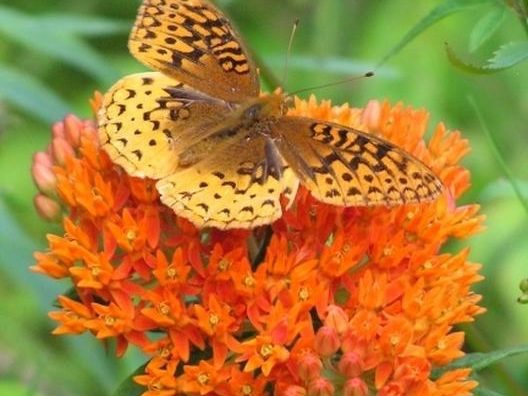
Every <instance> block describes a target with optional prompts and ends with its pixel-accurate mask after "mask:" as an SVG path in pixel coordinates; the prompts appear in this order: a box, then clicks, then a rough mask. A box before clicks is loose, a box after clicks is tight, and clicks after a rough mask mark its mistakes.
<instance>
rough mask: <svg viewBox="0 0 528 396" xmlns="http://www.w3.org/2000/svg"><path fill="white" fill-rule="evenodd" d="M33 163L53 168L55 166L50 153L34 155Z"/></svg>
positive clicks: (42, 152)
mask: <svg viewBox="0 0 528 396" xmlns="http://www.w3.org/2000/svg"><path fill="white" fill-rule="evenodd" d="M33 163H38V164H40V165H43V166H47V167H49V168H51V167H52V166H53V159H52V158H51V155H50V154H49V153H47V152H44V151H38V152H36V153H35V154H34V155H33Z"/></svg>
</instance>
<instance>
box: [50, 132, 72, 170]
mask: <svg viewBox="0 0 528 396" xmlns="http://www.w3.org/2000/svg"><path fill="white" fill-rule="evenodd" d="M51 152H52V153H53V158H54V159H55V161H56V162H57V163H58V164H60V165H63V164H64V163H65V162H66V158H68V157H73V155H74V154H75V153H74V151H73V148H72V146H71V145H70V144H69V143H68V141H67V140H66V139H63V138H54V139H53V142H52V143H51Z"/></svg>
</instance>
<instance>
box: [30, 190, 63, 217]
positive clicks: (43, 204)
mask: <svg viewBox="0 0 528 396" xmlns="http://www.w3.org/2000/svg"><path fill="white" fill-rule="evenodd" d="M33 203H34V205H35V208H36V209H37V212H38V214H39V215H40V217H42V218H43V219H45V220H48V221H57V220H59V219H60V214H61V207H60V205H59V204H58V203H57V202H56V201H54V200H53V199H51V198H50V197H47V196H45V195H44V194H37V195H36V196H35V198H33Z"/></svg>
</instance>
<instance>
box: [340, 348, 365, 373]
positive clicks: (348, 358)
mask: <svg viewBox="0 0 528 396" xmlns="http://www.w3.org/2000/svg"><path fill="white" fill-rule="evenodd" d="M338 368H339V372H340V373H341V374H343V375H344V376H345V377H346V378H354V377H359V376H360V375H361V374H362V373H363V370H364V368H365V365H364V363H363V359H362V358H361V356H360V355H359V354H358V353H357V352H346V353H345V354H344V355H343V356H342V357H341V360H340V361H339V364H338Z"/></svg>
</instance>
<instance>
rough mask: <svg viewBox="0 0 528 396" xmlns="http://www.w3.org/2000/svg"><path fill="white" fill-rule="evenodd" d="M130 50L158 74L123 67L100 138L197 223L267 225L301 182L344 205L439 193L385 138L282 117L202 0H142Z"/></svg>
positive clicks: (426, 173)
mask: <svg viewBox="0 0 528 396" xmlns="http://www.w3.org/2000/svg"><path fill="white" fill-rule="evenodd" d="M129 48H130V50H131V52H132V54H133V55H134V56H135V57H136V58H137V59H139V60H140V61H141V62H143V63H145V64H146V65H148V66H150V67H152V68H153V69H156V70H159V71H160V72H161V73H159V72H150V73H140V74H134V75H129V76H126V77H125V78H123V79H122V80H120V81H119V82H118V83H117V84H115V85H114V86H113V87H112V88H111V89H110V91H109V92H108V93H107V94H106V95H105V98H104V101H103V106H102V109H101V111H100V113H99V117H98V118H99V137H100V140H101V143H102V146H103V148H104V149H105V150H106V152H107V153H108V154H109V155H110V158H111V159H112V160H113V161H114V162H115V163H117V164H119V165H121V166H122V167H123V168H124V169H125V171H126V172H128V173H129V174H130V175H133V176H138V177H149V178H153V179H156V180H158V182H157V183H156V188H157V189H158V191H159V192H160V195H161V201H162V202H163V203H164V204H166V205H168V206H170V207H171V208H173V209H174V211H175V212H176V213H177V214H178V215H180V216H183V217H185V218H187V219H189V220H190V221H192V222H193V223H194V224H195V225H196V226H198V227H206V226H213V227H217V228H222V229H225V228H252V227H256V226H258V225H262V224H269V223H271V222H273V221H274V220H275V219H277V218H279V217H280V216H281V215H282V208H281V204H280V196H281V194H284V195H285V196H286V197H287V198H288V199H289V202H290V203H291V202H293V198H294V197H295V194H296V192H297V187H298V185H299V182H300V183H302V184H303V185H304V186H306V187H307V188H308V189H309V190H310V192H311V193H312V195H313V196H314V197H315V198H317V199H318V200H320V201H322V202H326V203H329V204H333V205H341V206H370V205H399V204H405V203H416V202H424V201H430V200H432V199H434V198H436V197H437V196H438V195H439V193H440V192H441V191H442V184H441V182H440V181H439V179H438V178H437V177H436V176H435V175H434V173H432V171H431V170H430V169H429V168H427V166H425V165H424V164H423V163H421V162H420V161H419V160H417V159H416V158H414V157H412V156H411V155H410V154H408V153H406V152H405V151H403V150H401V149H399V148H398V147H396V146H394V145H393V144H391V143H389V142H387V141H385V140H383V139H381V138H379V137H376V136H373V135H370V134H368V133H364V132H360V131H358V130H355V129H352V128H348V127H344V126H341V125H338V124H333V123H330V122H323V121H317V120H315V119H311V118H303V117H294V116H288V115H286V111H287V100H286V99H287V97H286V96H285V95H283V94H271V95H268V96H264V97H260V96H259V93H260V86H259V78H258V74H257V70H256V67H255V64H254V63H253V61H252V60H251V58H250V57H249V56H248V51H247V49H246V48H245V47H244V44H243V43H242V41H241V40H240V38H239V35H238V33H237V32H236V31H235V29H234V28H233V26H232V25H231V23H230V22H229V20H228V19H227V18H226V17H225V16H224V15H223V14H222V13H221V12H220V11H219V10H218V9H217V8H215V7H214V6H213V5H212V4H210V3H209V2H208V1H206V0H145V1H144V4H143V5H142V6H141V8H140V10H139V14H138V17H137V20H136V23H135V26H134V28H133V30H132V33H131V35H130V40H129Z"/></svg>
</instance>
